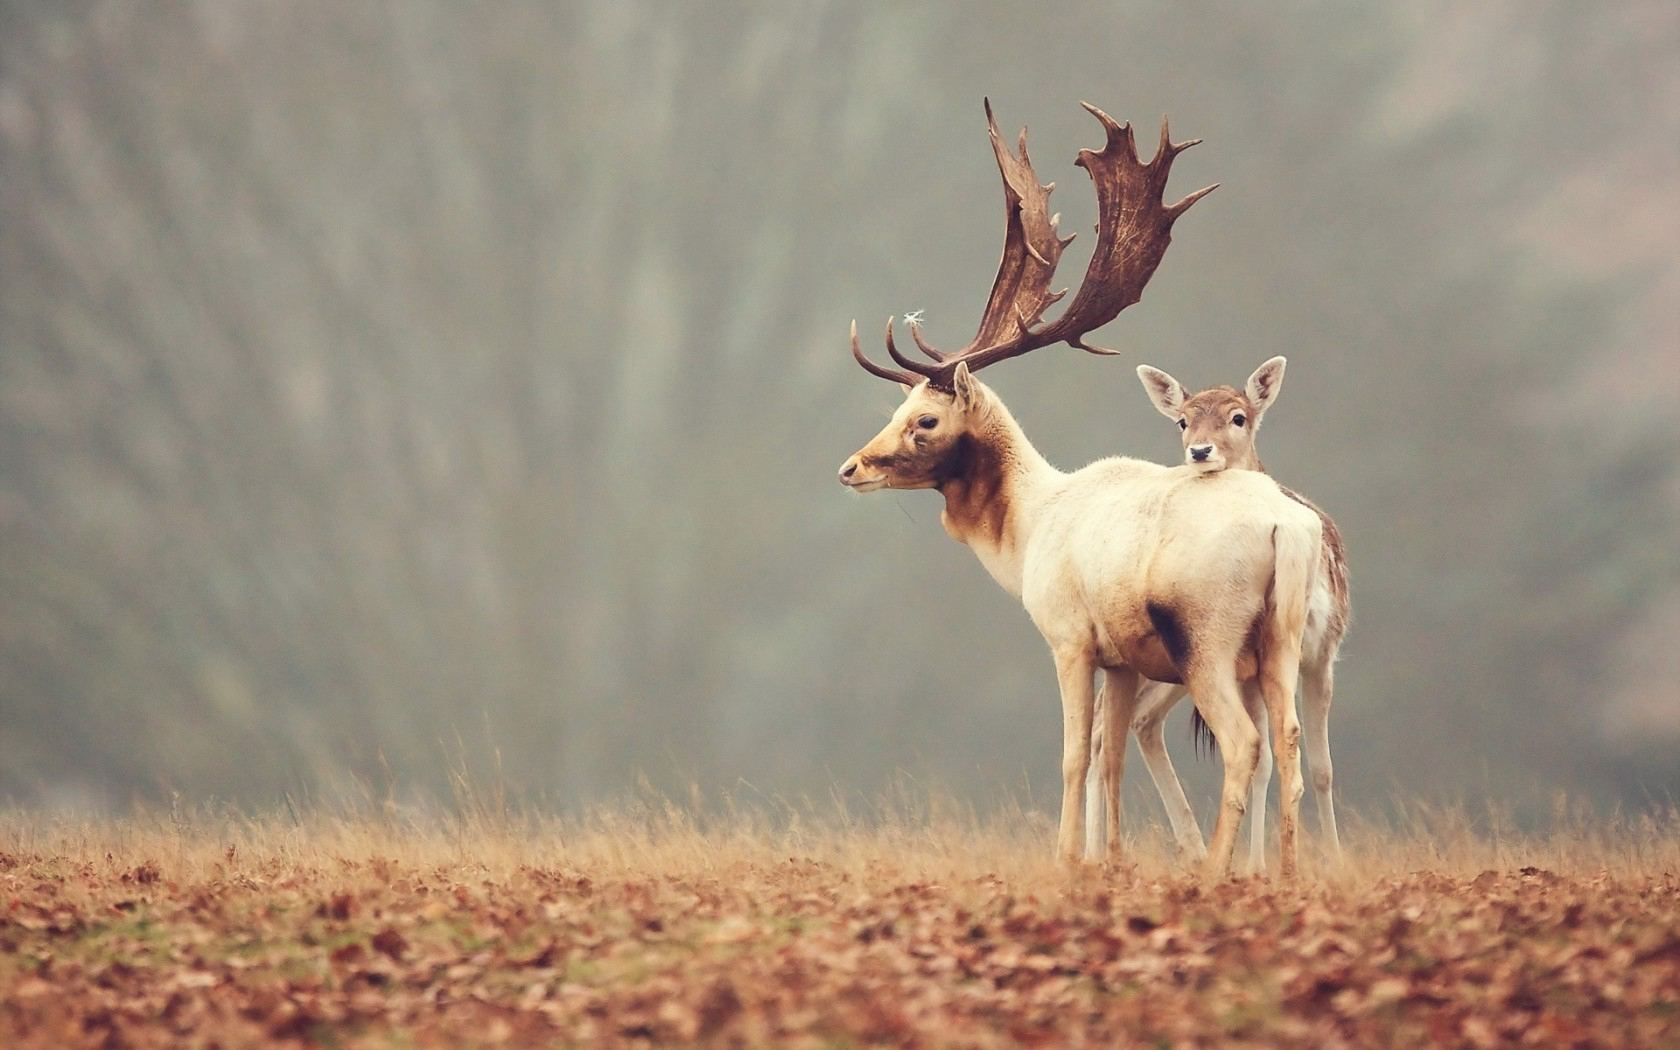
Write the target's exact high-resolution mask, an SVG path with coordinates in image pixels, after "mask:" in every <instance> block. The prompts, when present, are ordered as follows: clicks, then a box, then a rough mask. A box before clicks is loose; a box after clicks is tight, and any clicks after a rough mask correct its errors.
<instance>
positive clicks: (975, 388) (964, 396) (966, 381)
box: [951, 361, 980, 409]
mask: <svg viewBox="0 0 1680 1050" xmlns="http://www.w3.org/2000/svg"><path fill="white" fill-rule="evenodd" d="M951 392H952V393H953V394H955V395H956V397H957V405H958V406H959V407H961V408H964V409H969V408H973V407H974V406H975V405H978V404H979V403H980V384H979V382H978V381H977V380H976V379H975V378H974V377H973V376H972V375H970V374H969V372H968V362H967V361H964V362H962V363H960V364H958V365H957V370H956V371H955V372H953V373H951Z"/></svg>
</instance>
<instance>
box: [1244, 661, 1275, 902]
mask: <svg viewBox="0 0 1680 1050" xmlns="http://www.w3.org/2000/svg"><path fill="white" fill-rule="evenodd" d="M1242 690H1243V709H1244V710H1246V711H1247V712H1248V719H1249V721H1251V722H1253V723H1254V731H1255V732H1256V733H1258V734H1259V736H1260V763H1259V765H1257V766H1255V768H1254V783H1252V784H1250V785H1249V787H1248V870H1249V871H1251V872H1253V873H1254V874H1256V875H1258V874H1260V873H1261V872H1264V871H1265V870H1266V791H1267V789H1268V788H1269V787H1271V783H1272V749H1271V748H1270V747H1269V746H1267V744H1266V725H1267V717H1266V701H1265V698H1264V697H1262V696H1261V695H1260V684H1259V683H1258V682H1244V683H1243V687H1242Z"/></svg>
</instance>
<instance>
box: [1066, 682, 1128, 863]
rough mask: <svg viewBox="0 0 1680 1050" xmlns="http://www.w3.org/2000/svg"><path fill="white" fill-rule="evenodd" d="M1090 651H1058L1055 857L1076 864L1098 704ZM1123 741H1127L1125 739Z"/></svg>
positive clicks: (1082, 827)
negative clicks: (1059, 786)
mask: <svg viewBox="0 0 1680 1050" xmlns="http://www.w3.org/2000/svg"><path fill="white" fill-rule="evenodd" d="M1095 674H1096V664H1095V662H1094V660H1093V659H1092V656H1091V654H1090V653H1089V652H1087V651H1085V650H1083V649H1080V650H1068V651H1060V650H1058V651H1057V652H1056V680H1057V683H1058V684H1059V685H1060V686H1061V690H1062V818H1061V824H1060V827H1059V828H1058V830H1057V833H1056V856H1057V857H1059V858H1060V859H1062V860H1064V861H1066V862H1068V863H1070V864H1075V863H1078V861H1079V850H1080V846H1081V845H1082V844H1083V842H1084V839H1085V828H1084V824H1085V810H1084V807H1083V806H1082V805H1081V801H1082V800H1081V799H1080V792H1081V789H1082V788H1083V787H1084V786H1085V776H1086V774H1087V773H1089V772H1090V768H1091V719H1092V708H1093V707H1094V706H1095V704H1096V691H1095V689H1094V687H1093V683H1092V676H1093V675H1095ZM1122 739H1124V738H1122Z"/></svg>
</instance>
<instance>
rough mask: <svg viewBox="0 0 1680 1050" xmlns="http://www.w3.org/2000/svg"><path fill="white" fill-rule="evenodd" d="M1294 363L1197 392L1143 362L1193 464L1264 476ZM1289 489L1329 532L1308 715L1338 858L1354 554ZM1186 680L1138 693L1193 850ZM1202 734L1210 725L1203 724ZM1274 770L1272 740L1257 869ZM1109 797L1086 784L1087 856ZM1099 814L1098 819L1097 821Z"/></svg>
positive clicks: (1307, 659) (1316, 611) (1312, 624)
mask: <svg viewBox="0 0 1680 1050" xmlns="http://www.w3.org/2000/svg"><path fill="white" fill-rule="evenodd" d="M1287 363H1288V362H1287V361H1286V360H1285V359H1284V358H1282V357H1274V358H1272V359H1271V360H1269V361H1267V362H1266V363H1265V364H1263V365H1261V366H1260V367H1259V368H1257V369H1255V370H1254V374H1253V375H1251V376H1249V377H1248V382H1246V383H1245V384H1243V388H1242V389H1241V390H1237V389H1235V388H1234V387H1228V386H1216V387H1209V388H1208V389H1206V390H1203V391H1201V392H1199V393H1196V394H1190V393H1189V392H1188V391H1187V390H1186V389H1185V387H1184V384H1182V383H1180V382H1179V381H1178V380H1176V379H1174V378H1173V377H1172V376H1170V375H1168V374H1167V373H1165V372H1163V371H1161V370H1160V369H1158V368H1151V367H1150V366H1148V365H1139V366H1138V370H1137V371H1138V378H1139V379H1140V380H1142V381H1143V389H1144V391H1145V392H1146V393H1147V394H1148V395H1149V399H1150V401H1152V402H1154V404H1155V407H1156V408H1157V409H1158V410H1159V411H1160V412H1161V414H1162V415H1164V416H1166V417H1167V418H1168V419H1170V420H1172V421H1173V422H1174V423H1176V424H1177V425H1178V429H1179V432H1180V435H1181V437H1182V438H1183V442H1184V461H1185V463H1186V464H1187V465H1189V466H1191V467H1193V468H1196V469H1200V470H1204V471H1218V470H1254V471H1259V472H1261V473H1264V472H1265V470H1266V468H1265V466H1264V464H1262V463H1261V462H1260V453H1259V450H1258V447H1257V439H1258V437H1259V432H1260V424H1261V422H1262V420H1263V419H1264V417H1265V413H1266V412H1267V410H1268V409H1270V408H1271V406H1272V404H1273V402H1275V401H1276V400H1277V396H1278V393H1279V392H1280V391H1281V390H1282V389H1283V372H1284V367H1285V365H1286V364H1287ZM1280 488H1282V491H1283V494H1284V495H1286V496H1288V497H1290V498H1291V499H1293V500H1296V501H1298V502H1299V503H1301V505H1303V506H1305V507H1308V508H1310V509H1311V510H1312V511H1313V512H1314V513H1315V514H1317V515H1318V518H1319V524H1320V526H1321V527H1322V529H1323V531H1324V544H1323V548H1322V550H1321V552H1320V559H1321V560H1320V564H1319V572H1318V576H1317V580H1316V583H1315V585H1314V587H1313V590H1312V596H1311V598H1310V599H1309V601H1308V603H1307V623H1306V629H1305V632H1304V634H1303V636H1302V641H1301V668H1300V679H1301V704H1302V708H1303V715H1302V722H1303V726H1304V728H1305V731H1306V741H1305V742H1306V752H1307V760H1308V771H1309V772H1310V773H1311V780H1312V786H1313V796H1314V802H1315V804H1316V808H1317V809H1318V819H1319V825H1320V828H1321V830H1322V832H1323V835H1324V840H1325V845H1326V846H1327V847H1328V848H1329V850H1330V852H1331V854H1332V855H1339V854H1340V852H1341V838H1340V836H1339V835H1338V834H1337V831H1336V810H1335V805H1334V803H1333V802H1332V800H1331V785H1332V780H1333V773H1332V769H1331V762H1330V703H1331V698H1332V694H1333V692H1334V682H1335V663H1336V655H1337V653H1338V651H1339V650H1340V649H1341V645H1342V638H1343V636H1344V635H1345V634H1346V633H1347V626H1348V620H1349V618H1350V616H1351V615H1352V613H1351V606H1350V604H1349V600H1348V569H1347V556H1346V553H1345V551H1344V549H1343V547H1342V534H1341V530H1340V529H1338V528H1337V527H1336V523H1335V522H1334V521H1333V520H1331V518H1330V516H1329V515H1328V514H1326V513H1324V511H1323V510H1322V509H1320V508H1319V507H1318V506H1316V505H1315V504H1313V503H1312V502H1311V501H1310V500H1308V499H1306V498H1305V497H1303V496H1301V495H1300V494H1299V493H1296V492H1293V491H1291V490H1290V489H1288V488H1283V487H1282V486H1280ZM1184 695H1185V689H1184V687H1183V686H1181V685H1173V684H1170V683H1166V682H1148V683H1146V684H1145V685H1144V686H1143V688H1142V689H1140V690H1139V691H1138V696H1137V702H1136V706H1135V708H1134V710H1133V715H1132V731H1133V732H1134V733H1136V734H1137V738H1138V748H1139V750H1140V751H1141V752H1142V753H1143V760H1144V764H1145V765H1146V766H1147V767H1148V769H1149V775H1150V778H1151V779H1153V780H1154V781H1155V787H1156V790H1158V791H1159V792H1160V793H1161V802H1162V803H1163V804H1164V805H1165V806H1166V810H1167V818H1168V820H1169V821H1170V822H1171V824H1172V829H1173V836H1174V837H1175V838H1176V839H1177V840H1178V842H1179V845H1180V846H1181V847H1182V848H1183V849H1184V850H1186V851H1187V852H1189V853H1190V854H1191V855H1198V854H1200V853H1201V851H1202V831H1201V828H1200V827H1199V826H1198V825H1197V824H1196V815H1195V813H1194V812H1192V811H1191V809H1190V803H1189V802H1188V801H1187V800H1186V799H1185V797H1184V788H1183V786H1181V785H1180V784H1179V781H1178V774H1177V773H1176V771H1174V769H1173V764H1172V759H1171V758H1169V757H1168V755H1167V746H1166V740H1165V737H1164V735H1163V726H1164V723H1165V720H1166V717H1167V712H1168V711H1170V710H1172V708H1173V705H1175V704H1177V703H1178V701H1179V700H1181V699H1183V697H1184ZM1243 700H1244V703H1245V705H1246V706H1247V707H1248V712H1249V717H1250V718H1252V719H1253V720H1254V722H1255V724H1256V725H1259V724H1261V710H1260V698H1259V697H1258V696H1257V695H1254V693H1253V692H1252V690H1250V691H1248V692H1246V693H1245V695H1244V697H1243ZM1096 725H1097V729H1096V732H1097V740H1096V743H1095V751H1096V755H1097V759H1096V761H1097V763H1098V764H1099V765H1100V764H1101V760H1102V754H1103V751H1104V748H1105V746H1106V741H1105V740H1104V738H1103V737H1102V736H1101V733H1102V728H1103V720H1102V718H1101V716H1100V714H1099V716H1098V718H1097V721H1096ZM1197 729H1198V735H1200V732H1201V731H1205V726H1203V725H1201V724H1200V723H1198V725H1197ZM1271 775H1272V756H1271V753H1270V751H1269V749H1268V748H1267V747H1266V745H1265V741H1264V740H1262V741H1261V744H1260V766H1259V769H1258V771H1257V772H1256V774H1255V777H1254V785H1253V788H1252V790H1251V792H1250V797H1249V807H1248V819H1249V864H1250V866H1251V867H1253V868H1254V869H1255V870H1259V869H1260V868H1261V867H1262V866H1263V858H1264V856H1265V852H1264V844H1265V837H1266V823H1265V822H1266V787H1267V784H1268V782H1269V781H1270V780H1271ZM1104 803H1105V800H1104V798H1103V795H1102V792H1101V788H1100V785H1099V784H1098V782H1097V779H1096V778H1094V777H1093V778H1091V779H1090V782H1089V783H1088V784H1087V786H1086V811H1087V814H1088V816H1087V831H1086V834H1087V839H1086V853H1087V855H1098V854H1100V853H1101V852H1102V844H1101V843H1100V842H1098V841H1097V839H1096V836H1097V835H1100V834H1101V832H1102V828H1101V824H1100V819H1101V814H1102V812H1103V808H1104ZM1091 815H1094V816H1096V817H1097V820H1092V819H1090V817H1091Z"/></svg>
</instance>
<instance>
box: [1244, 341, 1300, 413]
mask: <svg viewBox="0 0 1680 1050" xmlns="http://www.w3.org/2000/svg"><path fill="white" fill-rule="evenodd" d="M1288 363H1289V362H1288V361H1287V360H1286V359H1284V358H1282V357H1274V358H1272V359H1271V360H1270V361H1267V362H1266V363H1265V364H1263V365H1261V366H1260V367H1259V368H1256V369H1255V370H1254V374H1253V375H1251V376H1249V377H1248V385H1247V386H1246V387H1245V388H1244V390H1243V392H1244V393H1246V394H1247V395H1248V403H1249V404H1251V405H1253V406H1254V416H1255V422H1256V423H1258V422H1259V421H1260V416H1262V415H1264V414H1265V412H1266V409H1268V408H1271V407H1272V402H1273V401H1276V400H1277V396H1278V391H1279V390H1282V389H1283V366H1284V365H1287V364H1288Z"/></svg>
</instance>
